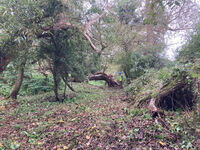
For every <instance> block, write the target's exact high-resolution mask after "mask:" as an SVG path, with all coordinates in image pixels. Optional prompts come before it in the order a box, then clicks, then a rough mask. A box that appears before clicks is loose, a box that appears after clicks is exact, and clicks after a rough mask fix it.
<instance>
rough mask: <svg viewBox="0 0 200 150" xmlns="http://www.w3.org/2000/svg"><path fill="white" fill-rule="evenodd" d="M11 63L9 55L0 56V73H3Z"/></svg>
mask: <svg viewBox="0 0 200 150" xmlns="http://www.w3.org/2000/svg"><path fill="white" fill-rule="evenodd" d="M9 63H10V59H9V58H8V57H7V56H5V57H1V58H0V74H1V73H3V71H4V70H5V69H6V67H7V65H8V64H9Z"/></svg>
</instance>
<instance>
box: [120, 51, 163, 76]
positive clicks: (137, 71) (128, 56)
mask: <svg viewBox="0 0 200 150" xmlns="http://www.w3.org/2000/svg"><path fill="white" fill-rule="evenodd" d="M143 51H144V54H141V53H136V52H132V51H130V52H126V53H125V54H123V55H122V56H121V58H120V59H119V61H118V63H119V64H120V65H121V70H123V71H124V72H125V74H126V77H127V78H130V79H136V78H137V77H140V76H141V75H143V74H144V73H145V72H146V71H147V69H149V68H160V67H162V66H163V60H164V59H163V60H162V59H161V57H160V56H159V54H158V52H156V51H155V50H154V49H148V50H146V49H143Z"/></svg>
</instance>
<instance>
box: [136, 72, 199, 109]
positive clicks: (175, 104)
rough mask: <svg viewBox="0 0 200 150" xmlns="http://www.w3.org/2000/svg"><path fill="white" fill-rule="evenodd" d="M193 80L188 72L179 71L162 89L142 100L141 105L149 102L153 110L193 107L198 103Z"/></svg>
mask: <svg viewBox="0 0 200 150" xmlns="http://www.w3.org/2000/svg"><path fill="white" fill-rule="evenodd" d="M193 80H194V79H192V78H190V76H189V75H188V74H187V73H186V72H183V71H182V72H179V73H178V75H176V76H174V77H172V78H171V79H170V80H169V82H168V83H167V84H165V85H164V86H163V87H162V88H161V89H160V90H158V91H157V92H155V93H152V94H151V95H148V96H146V98H144V99H143V100H141V101H140V103H139V106H140V107H143V106H144V105H146V104H147V106H148V108H149V110H151V111H157V110H158V109H159V108H161V109H165V110H177V109H192V107H193V105H194V104H195V103H196V101H195V98H196V96H195V94H194V93H193V88H192V87H193Z"/></svg>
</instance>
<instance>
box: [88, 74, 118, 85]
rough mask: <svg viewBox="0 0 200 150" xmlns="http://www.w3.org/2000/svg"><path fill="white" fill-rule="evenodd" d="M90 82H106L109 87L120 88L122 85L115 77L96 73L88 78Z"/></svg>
mask: <svg viewBox="0 0 200 150" xmlns="http://www.w3.org/2000/svg"><path fill="white" fill-rule="evenodd" d="M88 80H89V81H90V80H104V81H105V82H106V83H107V84H108V86H109V87H120V86H121V85H120V84H119V83H118V82H117V81H116V80H115V79H114V77H113V75H107V74H105V73H104V72H96V73H95V74H91V75H89V76H88Z"/></svg>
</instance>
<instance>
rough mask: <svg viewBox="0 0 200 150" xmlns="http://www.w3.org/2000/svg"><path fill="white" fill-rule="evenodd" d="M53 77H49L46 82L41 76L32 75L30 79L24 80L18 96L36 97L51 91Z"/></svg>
mask: <svg viewBox="0 0 200 150" xmlns="http://www.w3.org/2000/svg"><path fill="white" fill-rule="evenodd" d="M52 87H53V77H52V76H50V77H49V78H48V81H47V80H46V78H45V77H43V76H41V75H34V76H32V78H31V79H24V81H23V84H22V87H21V90H20V93H19V94H20V95H36V94H41V93H45V92H50V91H52Z"/></svg>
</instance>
